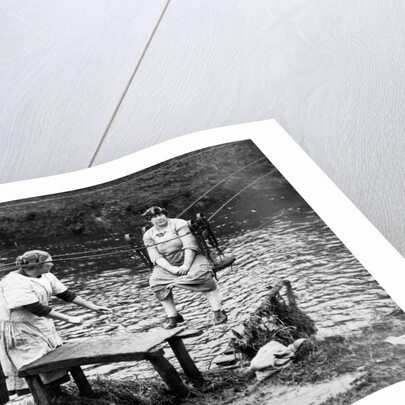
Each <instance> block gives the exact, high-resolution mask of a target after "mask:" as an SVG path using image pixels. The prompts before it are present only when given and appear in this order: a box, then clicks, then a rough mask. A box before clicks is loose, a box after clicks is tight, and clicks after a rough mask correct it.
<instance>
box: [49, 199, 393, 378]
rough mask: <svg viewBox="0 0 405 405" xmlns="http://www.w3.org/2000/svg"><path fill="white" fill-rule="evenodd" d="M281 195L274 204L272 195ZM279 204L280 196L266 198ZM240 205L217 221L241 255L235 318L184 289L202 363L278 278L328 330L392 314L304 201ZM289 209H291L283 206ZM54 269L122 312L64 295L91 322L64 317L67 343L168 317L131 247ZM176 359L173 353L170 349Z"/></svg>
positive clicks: (233, 279) (230, 293) (110, 242)
mask: <svg viewBox="0 0 405 405" xmlns="http://www.w3.org/2000/svg"><path fill="white" fill-rule="evenodd" d="M271 199H273V200H271ZM269 200H271V203H272V206H273V207H277V201H274V197H272V196H270V195H268V196H267V200H266V201H267V203H268V202H269ZM249 201H250V202H249V204H247V203H246V205H245V206H244V205H243V200H241V199H240V200H239V201H238V205H237V207H238V209H237V210H236V209H234V207H233V206H229V207H226V208H225V209H224V212H222V213H221V215H220V216H218V217H216V218H215V219H214V220H213V221H212V225H213V227H214V229H216V230H217V231H218V234H219V235H220V239H221V242H222V246H223V247H225V251H226V252H227V253H229V254H233V255H235V256H236V257H237V262H236V264H235V265H234V267H233V269H226V270H224V271H222V272H220V273H219V283H218V284H219V289H220V292H221V295H222V297H223V303H224V307H225V309H226V310H227V312H228V314H229V322H228V323H227V324H226V325H218V326H214V325H213V319H212V314H211V311H210V309H209V307H208V304H207V302H206V301H205V299H204V298H203V296H202V294H199V293H191V292H188V291H181V290H177V291H175V298H176V300H177V303H178V309H179V311H180V312H181V313H182V314H183V315H184V318H185V319H186V324H187V326H188V327H190V328H196V329H202V330H204V334H203V335H202V336H201V337H199V338H196V339H191V340H188V341H187V343H186V344H187V347H188V348H189V349H190V351H191V355H192V357H194V359H195V360H196V363H197V365H198V367H199V368H200V369H207V368H208V367H209V366H210V362H211V361H212V359H213V358H214V357H215V356H216V355H217V354H219V353H220V352H221V351H222V350H223V349H224V347H225V346H226V343H227V341H228V336H227V332H228V331H229V329H230V328H231V327H233V326H236V325H238V324H239V323H240V322H241V319H242V318H243V317H244V316H245V315H247V314H248V313H249V312H250V311H251V310H252V308H254V307H255V306H256V305H257V304H258V303H259V302H260V301H261V300H262V298H263V297H264V296H265V295H266V293H267V291H268V290H267V287H268V285H269V284H270V283H271V282H272V280H273V279H274V278H279V279H288V280H290V281H291V283H292V286H293V289H294V292H295V294H296V296H297V299H298V304H299V306H300V307H301V308H302V309H303V310H304V311H305V312H307V313H308V315H310V316H311V317H312V318H313V319H314V320H315V322H316V325H317V327H318V329H319V333H320V334H323V335H325V334H328V335H331V334H342V333H343V334H345V333H353V332H355V331H356V330H358V329H359V328H360V327H361V326H364V325H366V324H368V323H369V322H370V320H371V319H372V318H373V317H374V316H375V314H376V313H378V312H380V313H386V312H389V311H390V310H392V308H393V307H394V303H393V301H392V300H391V299H390V297H389V296H388V295H387V294H386V293H385V292H384V290H382V288H381V287H380V286H379V285H378V284H377V283H376V282H375V281H374V280H373V278H372V277H371V276H370V275H369V273H368V272H367V271H366V270H365V269H364V268H363V267H362V266H361V265H360V263H359V262H358V261H357V260H356V259H355V258H354V257H353V256H352V254H351V253H350V252H349V251H348V250H347V249H346V248H345V246H344V245H343V244H342V243H341V242H340V240H339V239H338V238H337V237H336V236H335V235H334V234H333V232H331V230H330V229H329V228H328V227H327V226H326V225H325V224H324V223H323V222H322V221H321V220H320V219H319V218H318V216H317V215H316V214H314V213H313V212H312V211H311V210H310V209H308V207H307V206H306V205H305V204H302V203H300V202H298V203H296V204H285V205H280V206H279V207H278V209H274V210H273V211H271V212H269V211H268V210H267V209H265V208H264V207H267V206H268V205H264V204H261V205H260V204H259V203H257V206H253V207H252V202H251V200H249ZM283 206H286V207H288V208H282V207H283ZM122 244H123V243H122V239H119V238H111V237H110V238H107V239H105V240H101V241H100V240H99V241H88V242H86V244H83V245H77V243H76V244H73V245H69V244H66V243H65V244H64V245H63V247H61V246H57V244H55V246H49V247H48V248H49V250H50V251H51V252H57V253H58V254H61V253H64V252H72V251H87V250H94V249H100V252H102V251H103V248H105V247H106V246H108V247H111V246H114V245H115V246H119V245H122ZM53 272H54V273H55V274H56V275H57V276H58V277H59V278H60V279H61V280H62V281H63V282H64V283H65V284H66V285H67V286H68V287H69V288H71V289H72V290H74V291H77V292H79V293H80V295H81V296H83V297H85V298H88V299H90V300H92V301H94V302H98V303H104V304H106V305H108V306H109V307H110V308H112V309H114V311H115V313H116V316H115V317H114V316H108V315H102V316H98V315H96V314H94V313H91V312H88V311H86V310H84V309H82V308H78V307H75V306H72V305H67V304H64V303H61V302H60V301H59V300H55V301H54V302H53V305H54V306H55V307H56V309H59V310H61V311H66V312H69V314H72V315H82V316H84V318H85V319H86V321H85V323H84V324H83V325H81V326H73V325H67V324H64V323H60V322H57V328H58V330H59V332H60V335H61V336H62V338H63V339H65V340H68V339H73V338H78V337H89V338H91V337H92V336H100V335H108V334H116V333H125V332H141V331H146V330H148V329H151V328H155V327H159V326H160V325H161V324H162V321H163V319H164V313H163V310H162V309H161V307H160V304H159V303H158V301H157V300H156V298H155V297H154V296H153V294H152V293H151V291H150V290H149V284H148V278H149V275H150V272H149V271H148V270H146V269H145V268H144V266H142V265H140V264H139V263H138V262H136V261H135V260H133V259H131V253H130V252H125V253H122V254H118V255H111V256H107V257H103V258H101V259H91V260H90V259H89V260H82V261H78V262H66V263H60V264H58V265H57V266H55V267H54V270H53ZM166 354H167V355H168V357H169V358H170V359H171V360H173V362H174V363H176V361H175V360H174V359H173V356H172V354H171V351H170V350H169V349H167V350H166ZM88 372H89V373H90V374H103V375H109V376H111V377H128V376H135V375H138V376H148V375H150V374H151V373H154V372H153V371H152V369H151V368H150V367H149V365H148V364H147V362H142V363H119V364H112V365H105V366H101V367H94V366H93V367H89V368H88Z"/></svg>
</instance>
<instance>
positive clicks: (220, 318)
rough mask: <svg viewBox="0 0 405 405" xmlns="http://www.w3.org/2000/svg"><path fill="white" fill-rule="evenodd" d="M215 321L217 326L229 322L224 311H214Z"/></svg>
mask: <svg viewBox="0 0 405 405" xmlns="http://www.w3.org/2000/svg"><path fill="white" fill-rule="evenodd" d="M214 320H215V323H216V324H217V325H219V324H221V323H226V322H227V320H228V317H227V316H226V312H225V311H224V310H223V309H218V311H214Z"/></svg>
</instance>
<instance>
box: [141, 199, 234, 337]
mask: <svg viewBox="0 0 405 405" xmlns="http://www.w3.org/2000/svg"><path fill="white" fill-rule="evenodd" d="M142 216H143V217H144V218H146V219H147V220H149V221H150V222H151V223H152V225H153V227H152V228H150V229H148V230H147V231H146V232H145V234H144V236H143V241H144V244H145V246H146V248H147V250H148V253H149V257H150V260H151V261H152V263H153V264H154V268H153V273H152V276H151V278H150V280H149V282H150V286H151V289H152V291H153V292H154V293H155V294H156V297H157V298H158V300H160V302H161V304H162V305H163V308H164V310H165V311H166V314H167V321H166V323H165V324H164V327H165V328H166V329H171V328H175V327H176V326H177V323H179V322H183V321H184V319H183V317H182V316H181V315H180V314H179V313H178V312H177V310H176V306H175V304H174V299H173V294H172V289H173V287H179V288H184V289H186V290H192V291H201V292H203V293H204V294H205V296H206V297H207V300H208V302H209V303H210V305H211V308H212V310H213V311H214V319H215V323H217V324H220V323H224V322H226V321H227V316H226V313H225V311H224V310H223V309H222V305H221V299H220V297H219V294H218V291H217V285H216V283H215V281H214V279H213V274H212V268H211V265H210V263H209V261H208V260H207V258H206V257H205V256H203V255H202V254H200V252H199V248H198V244H197V242H196V240H195V238H194V236H193V235H192V234H191V233H190V229H189V228H188V225H187V222H186V221H184V220H183V219H174V218H168V217H167V211H166V210H165V209H163V208H160V207H156V206H154V207H151V208H149V209H148V210H147V211H146V212H145V213H144V214H142Z"/></svg>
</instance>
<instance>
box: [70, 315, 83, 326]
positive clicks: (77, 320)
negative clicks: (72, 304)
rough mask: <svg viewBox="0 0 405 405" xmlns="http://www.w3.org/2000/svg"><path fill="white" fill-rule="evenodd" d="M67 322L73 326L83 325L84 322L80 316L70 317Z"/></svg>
mask: <svg viewBox="0 0 405 405" xmlns="http://www.w3.org/2000/svg"><path fill="white" fill-rule="evenodd" d="M66 322H69V323H73V325H81V324H82V323H83V322H84V321H83V318H82V317H80V316H69V317H68V318H67V319H66Z"/></svg>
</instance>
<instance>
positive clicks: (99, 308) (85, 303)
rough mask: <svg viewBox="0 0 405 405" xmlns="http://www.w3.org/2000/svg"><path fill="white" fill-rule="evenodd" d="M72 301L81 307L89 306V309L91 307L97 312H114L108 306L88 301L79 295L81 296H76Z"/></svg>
mask: <svg viewBox="0 0 405 405" xmlns="http://www.w3.org/2000/svg"><path fill="white" fill-rule="evenodd" d="M71 302H73V304H76V305H78V306H79V307H83V308H87V309H90V310H91V311H95V312H112V311H111V309H109V308H107V307H103V306H101V305H96V304H93V303H92V302H90V301H87V300H85V299H84V298H82V297H79V296H76V297H75V298H74V299H73V300H72V301H71Z"/></svg>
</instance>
